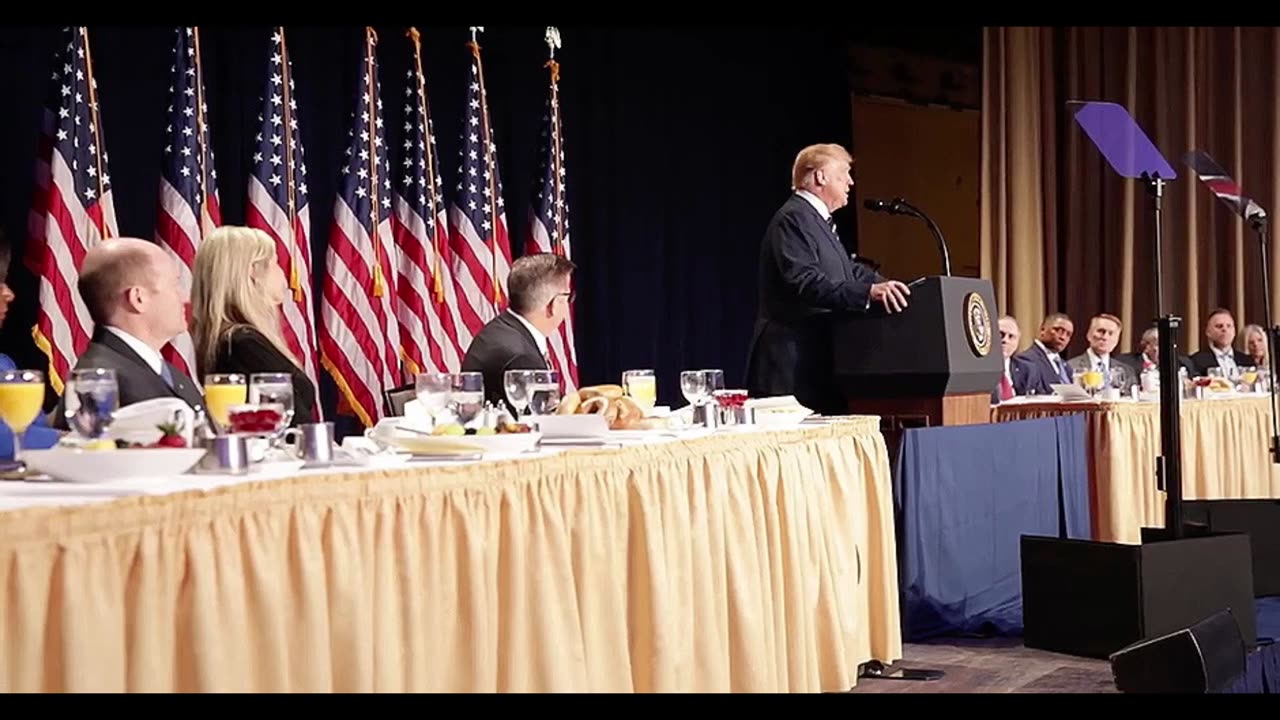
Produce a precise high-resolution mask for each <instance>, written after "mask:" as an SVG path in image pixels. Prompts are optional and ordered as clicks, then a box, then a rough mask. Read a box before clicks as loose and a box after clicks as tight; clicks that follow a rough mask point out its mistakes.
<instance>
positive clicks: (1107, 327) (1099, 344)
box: [1067, 313, 1139, 396]
mask: <svg viewBox="0 0 1280 720" xmlns="http://www.w3.org/2000/svg"><path fill="white" fill-rule="evenodd" d="M1123 330H1124V325H1123V324H1122V323H1121V322H1120V318H1118V317H1116V316H1115V315H1111V314H1110V313H1099V314H1097V315H1094V316H1093V317H1092V318H1090V319H1089V331H1088V332H1087V333H1086V334H1085V339H1086V340H1088V341H1089V347H1088V348H1087V349H1086V350H1085V351H1084V352H1083V353H1081V354H1079V355H1077V356H1075V357H1073V358H1071V359H1070V360H1068V361H1067V364H1068V365H1070V366H1071V370H1072V371H1073V372H1074V373H1075V374H1077V375H1078V374H1080V373H1083V372H1088V371H1089V370H1098V371H1100V372H1102V373H1104V374H1103V378H1104V381H1103V382H1104V383H1105V382H1106V380H1105V378H1107V375H1106V374H1105V373H1111V377H1110V379H1111V381H1112V385H1111V387H1114V388H1117V389H1119V390H1120V392H1121V393H1123V394H1124V395H1126V396H1127V395H1128V394H1129V388H1131V387H1133V386H1134V385H1137V384H1138V375H1139V373H1136V372H1134V371H1133V367H1132V366H1131V365H1129V363H1126V362H1123V361H1121V360H1120V358H1118V357H1116V356H1115V354H1114V353H1115V349H1116V345H1118V344H1119V343H1120V333H1121V332H1122V331H1123Z"/></svg>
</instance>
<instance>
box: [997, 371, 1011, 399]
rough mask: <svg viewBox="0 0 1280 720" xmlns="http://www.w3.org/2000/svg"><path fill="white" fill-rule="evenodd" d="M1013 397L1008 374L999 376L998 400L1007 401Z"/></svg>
mask: <svg viewBox="0 0 1280 720" xmlns="http://www.w3.org/2000/svg"><path fill="white" fill-rule="evenodd" d="M1011 397H1013V383H1011V382H1009V373H1004V374H1002V375H1001V376H1000V399H1001V400H1008V399H1009V398H1011Z"/></svg>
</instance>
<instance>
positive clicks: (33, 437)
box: [0, 240, 62, 460]
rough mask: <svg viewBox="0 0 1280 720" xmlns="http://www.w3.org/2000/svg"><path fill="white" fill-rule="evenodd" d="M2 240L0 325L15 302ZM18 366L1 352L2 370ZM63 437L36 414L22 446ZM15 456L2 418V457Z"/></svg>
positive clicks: (35, 447) (44, 444) (41, 445)
mask: <svg viewBox="0 0 1280 720" xmlns="http://www.w3.org/2000/svg"><path fill="white" fill-rule="evenodd" d="M2 242H3V241H2V240H0V325H4V321H5V317H6V316H7V315H8V314H9V303H11V302H13V297H14V296H13V290H10V289H9V283H8V282H7V280H8V274H9V247H8V246H7V245H4V244H2ZM17 369H18V366H17V365H16V364H15V363H14V362H13V359H12V358H10V357H9V356H8V355H5V354H4V353H0V371H5V370H17ZM60 437H62V433H60V432H58V431H57V430H54V429H52V428H50V427H49V424H48V421H47V420H46V418H45V415H44V413H39V414H38V415H36V419H35V421H34V422H32V423H31V425H30V427H28V428H27V432H26V433H24V434H23V436H22V448H23V449H24V450H43V449H45V448H51V447H53V446H54V445H56V444H57V443H58V439H59V438H60ZM12 458H13V431H12V430H10V429H9V426H8V425H6V424H5V423H4V421H3V420H0V459H4V460H11V459H12Z"/></svg>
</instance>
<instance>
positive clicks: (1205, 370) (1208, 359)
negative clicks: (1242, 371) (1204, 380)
mask: <svg viewBox="0 0 1280 720" xmlns="http://www.w3.org/2000/svg"><path fill="white" fill-rule="evenodd" d="M1231 352H1232V353H1233V354H1234V355H1235V357H1236V367H1251V366H1253V365H1254V362H1253V356H1252V355H1250V354H1248V353H1242V352H1240V351H1239V350H1234V349H1233V350H1232V351H1231ZM1191 365H1192V366H1193V367H1194V368H1195V372H1194V373H1191V374H1192V375H1193V376H1194V375H1208V374H1209V368H1216V367H1218V356H1217V355H1214V354H1213V351H1212V350H1210V349H1209V348H1205V349H1204V350H1201V351H1200V352H1198V353H1195V354H1194V355H1192V356H1191Z"/></svg>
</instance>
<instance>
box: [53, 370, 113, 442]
mask: <svg viewBox="0 0 1280 720" xmlns="http://www.w3.org/2000/svg"><path fill="white" fill-rule="evenodd" d="M119 407H120V387H119V385H118V383H117V381H116V371H115V370H112V369H110V368H81V369H78V370H73V371H71V377H70V378H68V381H67V385H66V387H65V388H64V392H63V406H62V415H63V417H64V418H66V420H67V425H68V426H69V427H70V428H71V429H72V430H75V431H76V434H78V435H79V436H80V437H82V438H85V439H88V440H100V439H102V438H103V437H105V436H106V434H107V430H108V428H110V427H111V421H112V420H113V419H114V418H115V413H116V410H118V409H119Z"/></svg>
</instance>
